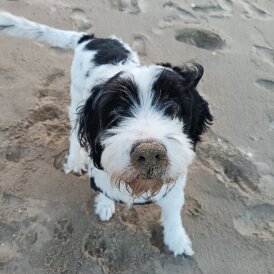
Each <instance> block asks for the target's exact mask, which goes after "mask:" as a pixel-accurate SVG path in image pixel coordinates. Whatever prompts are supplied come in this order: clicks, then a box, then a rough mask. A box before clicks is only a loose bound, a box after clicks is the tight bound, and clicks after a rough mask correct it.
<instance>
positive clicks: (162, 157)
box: [130, 140, 167, 170]
mask: <svg viewBox="0 0 274 274" xmlns="http://www.w3.org/2000/svg"><path fill="white" fill-rule="evenodd" d="M130 157H131V162H132V164H133V165H134V166H135V167H138V168H140V169H142V170H149V169H151V168H155V167H157V166H159V165H162V164H163V163H164V162H167V161H166V160H167V151H166V149H165V147H164V146H163V145H162V144H160V143H159V142H157V141H154V140H149V141H147V140H146V141H142V142H138V143H136V144H134V145H133V147H132V149H131V153H130Z"/></svg>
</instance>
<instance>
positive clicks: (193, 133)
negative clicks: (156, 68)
mask: <svg viewBox="0 0 274 274" xmlns="http://www.w3.org/2000/svg"><path fill="white" fill-rule="evenodd" d="M160 65H161V66H163V67H166V68H170V69H172V70H173V71H175V72H176V73H177V74H178V75H179V76H180V82H181V84H180V86H181V87H182V93H183V94H184V96H182V100H183V101H184V102H182V105H183V107H185V108H187V109H189V112H190V113H186V114H183V117H182V118H183V120H184V122H185V129H184V130H185V132H186V133H187V134H188V136H189V138H190V139H191V141H192V143H193V146H194V149H195V147H196V144H197V142H198V141H201V135H202V134H203V133H204V132H205V131H206V130H207V128H208V126H209V125H211V124H212V121H213V117H212V115H211V113H210V110H209V107H208V103H207V101H206V100H204V99H203V98H202V96H201V95H200V94H199V93H198V91H197V90H196V87H197V85H198V83H199V81H200V79H201V78H202V76H203V73H204V69H203V67H202V65H200V64H198V63H186V64H184V65H183V66H181V67H178V66H172V65H171V64H169V63H162V64H160ZM186 98H187V99H186ZM189 104H191V106H189ZM186 116H187V117H186Z"/></svg>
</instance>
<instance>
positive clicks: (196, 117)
mask: <svg viewBox="0 0 274 274" xmlns="http://www.w3.org/2000/svg"><path fill="white" fill-rule="evenodd" d="M192 95H193V97H192V111H191V112H192V113H191V121H190V125H189V130H188V135H189V137H190V139H191V141H192V143H193V146H194V149H195V148H196V144H197V142H199V141H201V135H202V134H203V133H204V132H206V130H207V128H208V126H210V125H212V122H213V117H212V115H211V113H210V110H209V107H208V102H207V101H206V100H204V99H203V97H202V96H201V95H200V94H199V93H198V91H197V90H196V89H194V90H193V91H192Z"/></svg>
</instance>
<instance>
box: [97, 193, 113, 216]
mask: <svg viewBox="0 0 274 274" xmlns="http://www.w3.org/2000/svg"><path fill="white" fill-rule="evenodd" d="M95 213H96V214H97V215H98V216H99V218H100V220H101V221H109V220H110V218H111V217H112V215H113V214H114V213H115V204H114V201H113V200H111V199H109V198H108V197H107V196H105V195H104V194H103V193H100V194H98V195H97V196H96V198H95Z"/></svg>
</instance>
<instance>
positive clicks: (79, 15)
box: [71, 8, 92, 32]
mask: <svg viewBox="0 0 274 274" xmlns="http://www.w3.org/2000/svg"><path fill="white" fill-rule="evenodd" d="M71 18H72V20H73V22H74V24H75V26H76V28H77V30H78V31H84V32H87V31H88V30H90V29H91V28H92V24H91V23H90V21H89V19H88V17H87V15H86V12H85V11H84V10H82V9H80V8H74V9H73V10H72V12H71Z"/></svg>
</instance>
